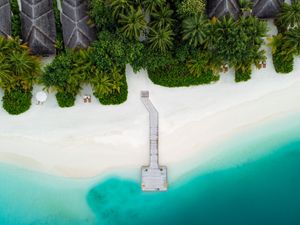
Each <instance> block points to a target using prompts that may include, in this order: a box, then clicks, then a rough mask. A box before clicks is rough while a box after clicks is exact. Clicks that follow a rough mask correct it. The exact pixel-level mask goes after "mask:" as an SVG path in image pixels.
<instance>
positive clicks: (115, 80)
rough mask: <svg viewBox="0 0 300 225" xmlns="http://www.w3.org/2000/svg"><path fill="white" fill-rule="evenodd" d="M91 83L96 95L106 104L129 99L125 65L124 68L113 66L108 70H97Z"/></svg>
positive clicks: (118, 102)
mask: <svg viewBox="0 0 300 225" xmlns="http://www.w3.org/2000/svg"><path fill="white" fill-rule="evenodd" d="M90 83H91V85H92V87H93V92H94V95H95V97H96V98H98V99H99V101H100V103H102V104H104V105H116V104H121V103H123V102H124V101H126V99H127V94H128V91H127V89H128V87H127V82H126V76H125V66H123V67H122V68H118V67H113V68H112V70H110V71H107V72H104V71H100V70H96V71H95V74H94V76H92V77H91V80H90Z"/></svg>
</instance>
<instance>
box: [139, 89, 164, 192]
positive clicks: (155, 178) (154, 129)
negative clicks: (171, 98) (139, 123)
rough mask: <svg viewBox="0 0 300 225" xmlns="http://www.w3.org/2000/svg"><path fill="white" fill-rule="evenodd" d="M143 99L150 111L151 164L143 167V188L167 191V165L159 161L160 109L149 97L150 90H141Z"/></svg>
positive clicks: (144, 189)
mask: <svg viewBox="0 0 300 225" xmlns="http://www.w3.org/2000/svg"><path fill="white" fill-rule="evenodd" d="M141 100H142V102H143V104H144V105H145V107H146V109H147V110H148V112H149V128H150V129H149V148H150V163H149V166H143V167H142V182H141V188H142V190H143V191H167V190H168V179H167V167H166V166H160V165H159V163H158V158H159V155H158V111H157V110H156V109H155V107H154V106H153V104H152V102H151V101H150V99H149V92H148V91H142V92H141Z"/></svg>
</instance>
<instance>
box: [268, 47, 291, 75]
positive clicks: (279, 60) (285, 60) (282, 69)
mask: <svg viewBox="0 0 300 225" xmlns="http://www.w3.org/2000/svg"><path fill="white" fill-rule="evenodd" d="M272 58H273V64H274V68H275V71H276V72H277V73H290V72H292V71H293V68H294V57H293V55H288V56H286V55H282V54H280V53H279V52H276V53H274V54H273V55H272Z"/></svg>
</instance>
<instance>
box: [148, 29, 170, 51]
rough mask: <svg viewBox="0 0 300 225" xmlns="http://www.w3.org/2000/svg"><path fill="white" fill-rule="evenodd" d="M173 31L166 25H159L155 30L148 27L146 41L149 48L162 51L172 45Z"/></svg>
mask: <svg viewBox="0 0 300 225" xmlns="http://www.w3.org/2000/svg"><path fill="white" fill-rule="evenodd" d="M173 36H174V32H173V31H172V29H171V28H170V26H167V27H159V28H158V29H157V30H155V29H153V28H150V32H149V36H148V42H149V44H150V48H152V49H154V50H159V51H161V52H164V51H166V50H168V49H170V48H171V47H172V46H173Z"/></svg>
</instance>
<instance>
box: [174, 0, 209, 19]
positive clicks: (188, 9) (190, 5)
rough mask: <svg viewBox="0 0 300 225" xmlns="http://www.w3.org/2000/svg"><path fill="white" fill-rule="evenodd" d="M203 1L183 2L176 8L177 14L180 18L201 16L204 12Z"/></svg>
mask: <svg viewBox="0 0 300 225" xmlns="http://www.w3.org/2000/svg"><path fill="white" fill-rule="evenodd" d="M205 7H206V1H205V0H183V1H181V3H180V4H179V6H178V13H179V14H180V15H182V16H184V17H185V16H191V15H196V14H203V13H204V12H205Z"/></svg>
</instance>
